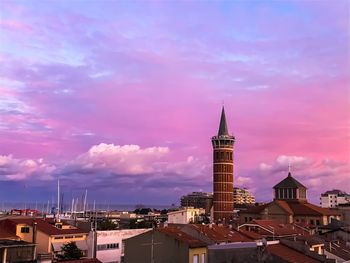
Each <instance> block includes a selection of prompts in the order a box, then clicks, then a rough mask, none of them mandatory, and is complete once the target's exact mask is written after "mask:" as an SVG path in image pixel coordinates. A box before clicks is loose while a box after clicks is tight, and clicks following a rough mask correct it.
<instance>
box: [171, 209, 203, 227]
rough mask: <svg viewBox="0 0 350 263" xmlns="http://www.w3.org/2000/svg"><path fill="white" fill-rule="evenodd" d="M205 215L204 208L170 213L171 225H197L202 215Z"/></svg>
mask: <svg viewBox="0 0 350 263" xmlns="http://www.w3.org/2000/svg"><path fill="white" fill-rule="evenodd" d="M202 214H205V209H203V208H193V207H185V208H184V209H182V210H178V211H173V212H169V213H168V223H169V224H189V223H196V222H197V221H198V218H199V216H200V215H202Z"/></svg>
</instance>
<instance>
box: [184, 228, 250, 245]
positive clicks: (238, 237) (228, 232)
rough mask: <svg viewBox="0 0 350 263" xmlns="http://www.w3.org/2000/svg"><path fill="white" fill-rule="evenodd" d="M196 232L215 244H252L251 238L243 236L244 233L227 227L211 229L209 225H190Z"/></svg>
mask: <svg viewBox="0 0 350 263" xmlns="http://www.w3.org/2000/svg"><path fill="white" fill-rule="evenodd" d="M190 226H191V227H192V228H193V229H195V230H196V231H198V232H200V233H202V234H204V235H205V236H207V237H208V238H209V239H211V240H213V241H214V242H215V243H222V242H250V241H252V239H251V238H249V237H247V236H245V235H243V234H242V233H240V232H238V231H236V230H234V229H230V228H228V227H226V226H217V225H212V226H211V227H209V226H207V225H190Z"/></svg>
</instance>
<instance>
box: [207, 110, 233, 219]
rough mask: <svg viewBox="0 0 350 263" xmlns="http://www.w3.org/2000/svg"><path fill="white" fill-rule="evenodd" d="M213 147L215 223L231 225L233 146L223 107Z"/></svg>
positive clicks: (212, 140)
mask: <svg viewBox="0 0 350 263" xmlns="http://www.w3.org/2000/svg"><path fill="white" fill-rule="evenodd" d="M211 142H212V145H213V192H214V197H213V206H214V207H213V211H214V218H213V221H214V222H215V223H218V222H221V223H224V224H225V223H226V224H227V223H229V221H230V220H231V219H232V218H233V144H234V142H235V137H234V136H232V135H229V133H228V129H227V123H226V117H225V109H224V107H222V111H221V119H220V126H219V131H218V135H217V136H214V137H212V138H211Z"/></svg>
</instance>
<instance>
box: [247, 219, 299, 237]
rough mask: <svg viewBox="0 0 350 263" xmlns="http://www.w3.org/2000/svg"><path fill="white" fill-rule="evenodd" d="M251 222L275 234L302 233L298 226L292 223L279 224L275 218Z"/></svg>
mask: <svg viewBox="0 0 350 263" xmlns="http://www.w3.org/2000/svg"><path fill="white" fill-rule="evenodd" d="M252 223H253V224H257V225H258V226H261V227H263V228H265V229H268V230H270V231H271V232H273V234H274V235H276V236H290V235H299V234H303V232H304V231H302V230H301V229H300V228H297V227H295V226H294V225H292V224H281V223H280V222H279V221H277V220H253V221H252ZM261 233H262V234H263V233H264V231H262V232H261ZM269 234H271V233H269Z"/></svg>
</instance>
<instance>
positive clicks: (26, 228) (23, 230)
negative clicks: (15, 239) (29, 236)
mask: <svg viewBox="0 0 350 263" xmlns="http://www.w3.org/2000/svg"><path fill="white" fill-rule="evenodd" d="M21 233H29V227H28V226H23V227H21Z"/></svg>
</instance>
